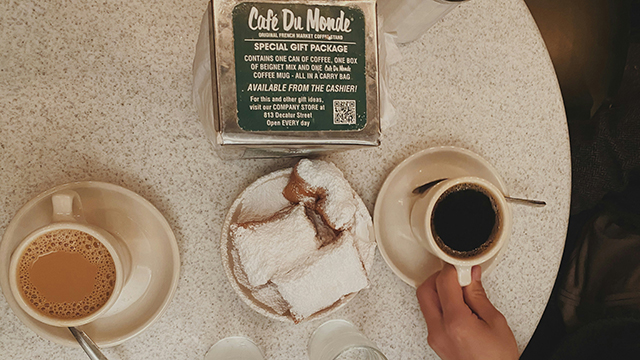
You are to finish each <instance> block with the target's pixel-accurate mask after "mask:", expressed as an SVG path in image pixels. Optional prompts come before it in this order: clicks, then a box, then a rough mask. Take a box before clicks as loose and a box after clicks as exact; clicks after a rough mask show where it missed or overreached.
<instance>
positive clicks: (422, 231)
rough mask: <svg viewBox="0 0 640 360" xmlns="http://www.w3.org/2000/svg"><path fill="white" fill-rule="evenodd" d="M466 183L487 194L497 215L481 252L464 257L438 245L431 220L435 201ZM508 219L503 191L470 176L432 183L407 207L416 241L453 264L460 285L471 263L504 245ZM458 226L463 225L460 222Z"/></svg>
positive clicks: (467, 280)
mask: <svg viewBox="0 0 640 360" xmlns="http://www.w3.org/2000/svg"><path fill="white" fill-rule="evenodd" d="M466 184H468V185H470V186H472V187H478V188H481V189H482V192H483V193H485V195H487V196H488V197H490V200H491V202H492V203H493V205H494V207H495V211H496V214H497V217H498V219H497V228H496V229H495V230H494V232H493V233H492V235H491V236H490V238H491V239H492V240H491V242H489V241H487V244H488V246H487V247H486V248H485V249H483V251H480V252H479V253H477V254H474V255H472V256H468V257H466V256H465V257H457V256H453V255H451V254H449V253H447V252H445V251H444V250H443V249H442V248H441V247H440V246H439V245H438V242H437V241H436V238H435V235H434V231H433V229H432V219H433V213H434V209H436V204H438V201H439V200H440V199H441V197H442V196H443V195H445V194H448V191H449V190H450V189H451V188H453V187H458V186H464V185H466ZM461 221H462V220H461ZM512 222H513V219H512V215H511V207H510V206H509V204H508V203H507V201H506V200H505V198H504V194H502V192H501V191H500V190H499V189H498V188H497V187H496V186H495V185H493V184H492V183H491V182H489V181H487V180H485V179H482V178H478V177H473V176H469V177H459V178H453V179H448V180H444V181H442V182H440V183H438V184H436V185H434V186H433V187H432V188H430V189H429V190H427V191H426V192H425V193H424V194H422V195H421V196H420V198H418V199H417V200H416V202H415V204H414V205H413V208H412V210H411V230H412V232H413V235H414V237H415V239H416V241H417V242H418V243H419V244H420V245H422V246H423V247H424V248H425V249H426V250H427V251H429V252H430V253H432V254H433V255H435V256H437V257H438V258H440V259H441V260H443V261H444V262H447V263H449V264H451V265H453V266H455V268H456V270H457V272H458V281H459V283H460V285H461V286H467V285H469V284H470V283H471V268H472V267H473V266H475V265H480V264H483V263H485V262H486V261H488V260H489V259H491V258H492V257H494V256H496V255H497V254H498V252H499V251H500V249H502V248H503V247H504V246H506V244H507V242H508V241H509V237H510V235H511V226H512ZM461 225H464V224H462V223H461Z"/></svg>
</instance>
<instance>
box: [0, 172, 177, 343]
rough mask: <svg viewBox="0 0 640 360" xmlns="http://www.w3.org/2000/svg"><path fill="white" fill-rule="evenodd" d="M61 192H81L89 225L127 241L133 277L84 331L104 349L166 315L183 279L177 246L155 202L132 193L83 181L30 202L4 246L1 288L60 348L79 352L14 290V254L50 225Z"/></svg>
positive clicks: (7, 234) (23, 315) (25, 317)
mask: <svg viewBox="0 0 640 360" xmlns="http://www.w3.org/2000/svg"><path fill="white" fill-rule="evenodd" d="M60 190H73V191H76V192H77V193H78V194H79V195H80V199H81V201H82V206H83V208H84V216H85V219H86V221H87V222H88V223H90V224H93V225H96V226H99V227H101V228H103V229H105V230H107V231H108V232H110V233H111V234H112V235H114V236H115V237H118V238H120V239H122V240H123V241H124V242H125V243H126V244H127V247H128V248H129V250H130V252H131V260H132V267H133V269H132V273H131V276H130V278H129V281H128V282H127V284H126V285H125V287H124V289H123V291H122V294H121V295H120V298H119V300H118V302H116V303H115V304H114V306H113V308H111V309H110V310H109V312H108V313H107V314H105V317H102V318H100V319H98V320H96V321H94V322H91V323H89V324H87V325H85V326H82V327H81V329H82V330H84V331H85V332H86V333H87V334H89V336H90V337H91V339H93V340H94V341H95V342H96V343H97V344H98V345H99V346H101V347H109V346H115V345H118V344H121V343H122V342H124V341H126V340H128V339H131V338H132V337H134V336H136V335H138V334H140V333H141V332H142V331H144V330H145V329H146V328H147V327H149V326H150V325H151V324H152V323H153V322H154V321H155V320H157V319H158V318H159V317H160V316H161V315H162V314H163V313H164V311H165V309H166V308H167V306H168V305H169V303H170V301H171V299H172V298H173V295H174V293H175V291H176V287H177V286H178V277H179V275H180V255H179V253H178V244H177V242H176V238H175V236H174V234H173V232H172V231H171V228H170V227H169V224H168V223H167V221H166V219H165V218H164V217H163V216H162V214H161V213H160V212H159V211H158V210H157V209H156V208H155V207H154V206H153V205H151V203H150V202H148V201H147V200H145V199H144V198H142V197H141V196H140V195H138V194H136V193H134V192H132V191H129V190H127V189H124V188H122V187H120V186H117V185H113V184H108V183H102V182H96V181H84V182H74V183H69V184H64V185H60V186H57V187H55V188H53V189H50V190H48V191H46V192H44V193H42V194H40V195H38V196H37V197H35V198H34V199H32V200H31V201H29V202H28V203H27V204H25V205H24V206H23V207H22V208H21V209H20V210H19V211H18V212H17V213H16V215H15V216H14V217H13V219H12V220H11V222H10V223H9V226H8V227H7V230H6V231H5V233H4V236H3V238H2V243H0V264H2V265H0V286H1V287H2V291H3V292H4V296H5V298H6V299H7V302H8V303H9V306H10V307H11V309H12V310H13V311H14V313H15V314H16V316H18V318H19V319H20V320H22V322H23V323H24V324H25V325H27V326H28V327H29V328H30V329H31V330H33V331H35V332H36V333H37V334H38V335H40V336H42V337H43V338H45V339H49V340H51V341H53V342H56V343H58V344H61V345H66V346H73V347H78V343H77V342H76V341H75V340H74V339H73V337H72V336H71V333H70V332H69V330H67V329H66V328H57V327H53V326H49V325H45V324H43V323H41V322H39V321H37V320H35V319H33V318H31V317H30V316H29V315H27V313H25V312H24V311H23V310H22V309H21V308H20V307H19V306H18V304H17V303H16V301H15V299H14V297H13V295H12V294H11V290H10V289H9V278H8V274H9V259H10V258H11V254H12V252H13V251H14V249H15V248H16V247H17V245H18V244H19V243H20V242H21V241H22V239H23V238H24V237H25V236H26V235H27V234H29V233H30V232H31V231H33V230H35V229H37V228H40V227H42V226H44V225H46V224H48V223H50V222H51V214H52V205H51V195H52V194H53V193H55V192H58V191H60Z"/></svg>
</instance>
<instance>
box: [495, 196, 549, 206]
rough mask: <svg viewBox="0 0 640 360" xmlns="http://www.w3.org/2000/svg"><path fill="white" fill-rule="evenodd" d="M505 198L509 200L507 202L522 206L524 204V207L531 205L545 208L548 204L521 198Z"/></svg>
mask: <svg viewBox="0 0 640 360" xmlns="http://www.w3.org/2000/svg"><path fill="white" fill-rule="evenodd" d="M504 198H505V199H507V201H511V202H515V203H520V204H524V205H531V206H537V207H543V206H545V205H547V203H546V202H544V201H541V200H532V199H521V198H515V197H511V196H505V197H504Z"/></svg>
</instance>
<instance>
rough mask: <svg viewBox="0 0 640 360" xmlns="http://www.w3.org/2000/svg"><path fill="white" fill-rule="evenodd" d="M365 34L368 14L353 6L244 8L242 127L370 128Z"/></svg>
mask: <svg viewBox="0 0 640 360" xmlns="http://www.w3.org/2000/svg"><path fill="white" fill-rule="evenodd" d="M364 30H365V19H364V14H363V12H362V10H360V9H359V8H354V7H345V6H316V5H305V4H291V3H250V2H248V3H241V4H239V5H237V6H236V7H235V8H234V9H233V33H234V47H235V49H234V50H235V63H236V87H237V95H238V125H240V127H241V128H242V129H243V130H246V131H353V130H360V129H362V128H364V127H365V125H366V123H367V112H366V108H367V103H366V80H365V31H364Z"/></svg>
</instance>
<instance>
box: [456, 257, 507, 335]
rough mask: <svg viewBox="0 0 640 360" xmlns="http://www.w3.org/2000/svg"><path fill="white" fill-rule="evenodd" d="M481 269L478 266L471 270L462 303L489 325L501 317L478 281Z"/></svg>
mask: <svg viewBox="0 0 640 360" xmlns="http://www.w3.org/2000/svg"><path fill="white" fill-rule="evenodd" d="M481 275H482V269H481V268H480V266H474V267H473V269H472V270H471V284H469V286H466V287H465V288H464V289H463V293H464V301H465V302H466V303H467V305H468V306H469V307H470V308H471V310H473V312H474V313H475V314H476V315H478V317H479V318H481V319H482V320H484V321H486V322H487V323H489V324H491V323H492V322H494V321H496V319H499V318H501V317H502V314H501V313H500V312H499V311H498V309H496V308H495V307H494V306H493V304H491V301H489V298H487V293H486V292H485V291H484V287H483V286H482V281H481V280H480V278H481Z"/></svg>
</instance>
